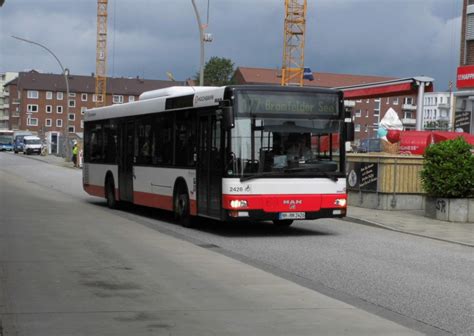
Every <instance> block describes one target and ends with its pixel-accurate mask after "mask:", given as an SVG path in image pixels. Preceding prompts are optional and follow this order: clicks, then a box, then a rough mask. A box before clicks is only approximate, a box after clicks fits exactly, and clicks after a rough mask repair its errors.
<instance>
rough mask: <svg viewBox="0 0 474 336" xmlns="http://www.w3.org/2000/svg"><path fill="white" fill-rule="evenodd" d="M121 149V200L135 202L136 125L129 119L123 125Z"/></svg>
mask: <svg viewBox="0 0 474 336" xmlns="http://www.w3.org/2000/svg"><path fill="white" fill-rule="evenodd" d="M121 130H122V132H121V137H120V140H121V144H122V145H121V151H120V154H119V155H120V160H119V192H120V200H123V201H129V202H133V178H134V176H133V163H134V160H135V156H134V138H135V136H134V135H135V125H134V123H133V121H127V122H125V123H124V124H122V127H121Z"/></svg>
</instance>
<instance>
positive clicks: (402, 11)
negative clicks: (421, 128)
mask: <svg viewBox="0 0 474 336" xmlns="http://www.w3.org/2000/svg"><path fill="white" fill-rule="evenodd" d="M195 2H196V4H197V7H198V10H199V13H200V16H201V20H202V21H203V22H204V23H208V28H207V30H206V32H208V33H211V34H212V35H213V41H212V42H211V43H206V45H205V56H206V57H205V59H206V60H208V59H209V58H210V57H212V56H217V57H225V58H229V59H231V60H232V62H233V63H234V66H235V67H238V66H243V67H262V68H277V67H281V65H282V52H283V28H284V11H285V6H284V0H195ZM307 2H308V11H307V15H306V34H305V38H306V39H305V66H307V67H310V68H311V70H313V71H315V72H331V73H344V74H355V75H380V76H393V77H399V78H404V77H412V76H421V75H423V76H429V77H432V78H434V79H435V89H436V90H437V91H443V90H447V89H448V86H449V84H448V83H449V81H453V82H454V84H455V82H456V81H455V79H456V68H457V66H458V65H459V43H460V30H461V11H462V0H307ZM208 4H209V6H208ZM108 13H109V16H108V43H107V50H108V61H107V75H108V76H113V77H136V76H139V77H141V78H146V79H167V72H170V73H171V74H173V76H174V78H175V79H176V80H184V79H187V78H190V77H194V76H195V74H196V73H197V72H198V71H199V63H200V43H199V31H198V25H197V21H196V16H195V12H194V9H193V6H192V1H191V0H109V1H108ZM208 13H209V15H208ZM96 24H97V2H96V0H5V3H4V5H3V7H0V72H6V71H27V70H30V69H35V70H38V71H40V72H47V73H60V72H61V69H60V67H59V65H58V63H57V62H56V60H55V59H54V58H53V57H52V56H51V55H50V54H48V53H47V52H46V51H45V50H43V49H42V48H40V47H38V46H36V45H32V44H28V43H25V42H21V41H18V40H16V39H13V38H12V37H11V36H12V35H14V36H19V37H22V38H26V39H29V40H32V41H35V42H38V43H40V44H42V45H44V46H46V47H47V48H49V49H50V50H51V51H53V53H54V54H55V55H56V56H57V57H58V59H59V60H60V61H61V63H62V64H63V65H64V67H66V68H68V69H70V72H71V73H72V74H77V75H90V74H91V73H93V72H95V67H96V65H95V48H96V31H97V30H96V29H97V28H96Z"/></svg>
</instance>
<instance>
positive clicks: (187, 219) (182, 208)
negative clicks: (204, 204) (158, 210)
mask: <svg viewBox="0 0 474 336" xmlns="http://www.w3.org/2000/svg"><path fill="white" fill-rule="evenodd" d="M174 215H175V218H176V219H177V220H178V222H179V223H180V224H181V225H182V226H184V227H191V215H190V213H189V196H188V191H187V189H186V187H185V186H183V185H182V184H180V185H179V186H178V190H177V191H176V193H175V195H174Z"/></svg>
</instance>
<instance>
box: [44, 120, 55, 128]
mask: <svg viewBox="0 0 474 336" xmlns="http://www.w3.org/2000/svg"><path fill="white" fill-rule="evenodd" d="M44 122H45V124H44V125H45V126H46V127H51V126H53V120H52V119H45V121H44Z"/></svg>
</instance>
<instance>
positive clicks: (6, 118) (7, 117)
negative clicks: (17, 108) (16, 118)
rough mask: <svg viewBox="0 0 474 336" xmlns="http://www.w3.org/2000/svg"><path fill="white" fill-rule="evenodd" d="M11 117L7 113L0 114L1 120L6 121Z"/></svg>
mask: <svg viewBox="0 0 474 336" xmlns="http://www.w3.org/2000/svg"><path fill="white" fill-rule="evenodd" d="M9 119H10V117H9V116H7V115H0V121H5V120H9Z"/></svg>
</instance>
